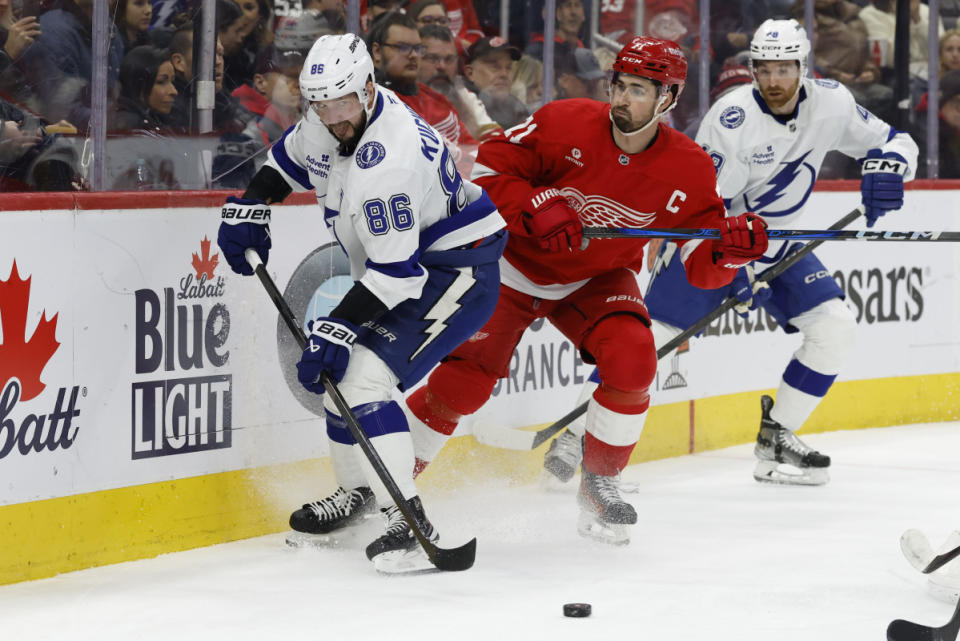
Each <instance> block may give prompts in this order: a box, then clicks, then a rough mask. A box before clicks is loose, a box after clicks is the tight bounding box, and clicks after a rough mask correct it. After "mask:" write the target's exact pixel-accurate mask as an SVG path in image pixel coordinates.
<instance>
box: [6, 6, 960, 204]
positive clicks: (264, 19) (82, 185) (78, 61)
mask: <svg viewBox="0 0 960 641" xmlns="http://www.w3.org/2000/svg"><path fill="white" fill-rule="evenodd" d="M591 2H600V0H557V2H556V12H555V24H554V25H553V26H554V29H553V32H554V42H555V46H554V55H553V74H552V76H553V78H554V82H553V86H551V87H544V86H543V82H542V81H543V75H544V74H543V70H544V69H543V53H544V35H543V34H544V24H543V21H544V19H545V13H546V12H545V9H544V3H543V2H534V1H532V0H512V1H511V2H510V3H509V15H508V16H501V15H500V11H501V8H502V3H501V2H500V0H415V1H413V2H411V1H410V0H365V1H362V2H361V15H360V28H361V31H363V34H362V35H363V36H364V37H365V38H366V40H367V43H368V47H369V50H370V52H371V55H372V57H373V59H374V63H375V67H376V73H377V81H378V82H380V83H382V84H383V85H384V86H387V87H389V88H391V89H392V90H394V91H395V92H396V93H397V94H398V95H399V96H400V97H401V99H402V100H404V101H405V102H406V103H407V104H408V105H409V106H410V107H411V108H412V109H414V110H415V111H417V112H418V113H420V114H421V115H422V116H423V117H424V118H425V119H426V120H427V121H428V122H429V123H430V124H432V125H433V126H434V127H435V128H437V130H438V131H439V132H440V133H441V134H443V135H444V136H445V138H446V139H447V141H448V145H449V146H450V148H451V149H452V150H453V152H454V157H455V158H457V162H458V165H459V166H460V167H461V169H462V170H464V171H469V168H470V165H471V164H472V158H473V157H475V154H476V146H477V145H478V144H479V143H480V142H481V141H483V140H485V139H487V138H488V137H490V136H494V135H498V134H500V133H502V132H503V131H504V130H506V129H509V128H510V127H514V126H516V125H518V124H520V123H522V122H523V121H524V120H525V119H526V118H527V117H529V115H530V114H531V113H533V111H535V110H536V109H537V108H538V107H539V106H540V105H542V104H543V103H544V101H546V100H559V99H567V98H593V99H597V100H604V99H605V96H606V91H607V82H608V70H609V67H610V63H611V61H612V59H613V56H614V53H615V51H616V49H617V48H618V47H619V46H620V45H621V44H622V43H625V42H627V41H628V40H629V39H630V38H632V37H633V35H634V34H635V33H637V32H639V33H644V34H649V35H653V36H656V37H662V38H667V39H670V40H673V41H675V42H677V43H678V44H679V45H680V46H681V47H682V48H683V49H684V50H685V52H686V53H687V56H688V60H689V63H690V71H689V78H688V83H687V87H686V89H685V91H684V92H683V94H682V95H681V99H680V102H679V105H678V107H677V109H676V110H674V111H673V112H672V113H671V118H672V122H671V124H672V125H673V126H675V127H676V128H678V129H681V130H683V131H685V132H687V133H688V135H691V136H693V135H695V133H696V128H697V125H698V123H699V117H700V114H699V105H700V97H699V96H698V83H697V82H696V78H697V77H698V74H699V73H700V68H699V66H700V64H701V63H700V59H701V58H700V55H699V54H700V51H701V48H702V47H703V46H707V47H708V50H709V53H710V56H709V59H710V63H709V64H710V67H709V69H707V73H708V74H709V78H710V83H709V86H710V88H711V90H710V96H709V98H710V101H711V102H712V101H713V100H715V99H716V98H717V97H718V96H719V95H721V94H722V93H723V92H724V91H727V90H729V89H731V88H733V87H735V86H737V85H739V84H743V83H749V82H751V80H752V79H751V75H750V71H749V68H748V58H749V56H748V50H749V42H750V39H751V37H752V34H753V32H754V30H755V29H756V28H757V26H758V25H759V24H760V23H761V22H762V21H763V20H764V19H766V18H769V17H777V16H780V17H786V16H790V17H795V18H797V19H798V20H800V21H803V20H804V4H803V1H802V0H729V1H725V2H713V3H711V15H710V16H709V26H710V28H709V38H710V41H709V43H701V42H700V37H699V33H700V32H699V20H700V16H699V15H698V6H699V3H698V2H697V1H696V0H617V1H616V2H613V1H611V2H607V1H603V2H602V3H600V6H599V7H597V8H596V10H597V12H598V13H597V15H598V22H597V30H596V32H595V33H591V29H590V20H589V16H590V14H591V9H593V7H591ZM639 2H643V7H642V8H643V12H642V15H643V22H642V24H640V23H638V21H637V19H636V17H637V15H638V8H639V7H638V3H639ZM909 3H910V7H909V8H910V12H909V16H910V29H909V33H910V53H909V78H910V80H909V95H910V109H909V110H907V111H906V114H907V117H906V118H904V117H903V116H902V112H901V111H899V110H898V105H897V103H896V99H895V97H894V87H895V81H896V76H897V74H896V70H895V68H894V64H895V63H894V61H895V30H896V4H897V2H896V0H814V1H813V9H814V10H813V19H814V24H813V25H812V28H813V32H814V39H813V44H814V47H813V66H812V72H813V73H814V75H816V76H817V77H820V78H827V79H833V80H836V81H837V82H840V83H842V84H843V85H845V86H846V87H847V88H849V89H850V91H851V92H852V93H853V94H854V96H856V98H857V101H858V102H859V103H860V104H861V105H863V106H864V107H865V108H867V109H869V110H870V111H872V112H873V113H875V114H877V115H878V116H880V117H883V118H885V119H887V120H888V121H890V122H893V123H896V124H897V125H898V126H899V127H900V128H905V127H906V128H909V130H910V131H911V133H913V134H914V136H915V138H916V139H917V140H918V142H919V143H920V144H921V147H924V148H925V147H926V144H927V141H926V138H927V136H926V129H925V127H926V112H927V106H928V104H929V96H928V95H927V88H928V84H929V81H930V78H929V77H928V48H929V41H928V38H929V34H930V20H931V15H930V11H929V9H928V6H927V5H926V4H925V3H924V2H922V1H921V0H909ZM93 6H94V0H0V189H2V190H4V191H10V190H64V189H86V188H88V185H87V181H86V176H85V175H84V172H83V171H82V170H81V168H82V167H85V166H86V165H87V164H88V163H89V158H81V156H82V155H83V153H81V150H82V149H83V147H84V145H82V142H83V141H84V140H85V139H86V138H87V137H88V136H89V133H90V131H91V130H90V127H91V102H92V100H91V84H92V65H93V55H92V47H93V36H92V34H93V28H92V20H93ZM109 12H110V17H111V20H110V25H109V31H110V38H109V42H108V46H107V69H106V77H107V91H108V102H109V109H108V112H107V114H106V129H107V132H108V134H109V140H114V139H117V138H122V139H131V138H144V139H148V140H152V141H154V142H155V143H157V144H155V145H154V147H153V148H154V149H155V150H157V153H156V154H154V156H151V155H150V154H149V153H147V152H146V151H140V150H145V149H150V146H149V145H139V146H137V145H134V146H132V147H129V149H131V150H132V151H130V152H129V157H124V156H123V154H120V156H119V160H117V159H116V158H113V157H114V154H113V153H112V152H111V154H110V155H111V158H112V159H113V160H116V161H117V162H120V163H121V164H120V170H117V171H116V172H115V173H117V174H118V176H119V177H118V178H117V180H113V181H112V182H111V187H113V188H130V189H145V188H147V189H148V188H175V187H177V186H180V185H182V182H183V181H182V180H180V181H178V179H177V177H176V173H177V171H176V170H177V167H178V166H179V165H178V163H181V162H182V163H183V164H185V165H190V163H191V162H192V161H187V160H185V159H186V158H187V156H189V155H190V153H193V152H192V151H191V150H196V149H198V148H199V147H189V145H187V144H186V142H184V141H200V142H198V145H199V146H200V147H203V145H206V147H205V148H206V149H209V150H211V151H212V152H213V154H212V156H213V162H212V167H209V168H208V169H207V170H206V171H208V172H209V173H208V175H205V176H203V184H202V185H189V186H208V187H237V186H242V185H244V184H246V182H247V180H249V177H250V176H251V175H252V174H253V173H254V172H255V171H256V169H257V168H258V167H259V165H260V163H262V162H263V160H264V156H265V151H266V149H267V148H268V147H269V146H270V145H271V144H272V143H273V142H274V141H276V140H277V139H278V138H279V137H280V136H281V135H282V134H283V132H284V131H285V130H286V129H287V128H288V127H290V126H291V125H292V124H293V123H295V122H296V121H297V119H298V118H299V117H300V115H301V113H302V112H301V110H302V104H301V99H300V93H299V86H298V82H297V78H298V74H299V72H300V68H301V66H302V64H303V60H304V56H305V55H306V52H307V51H308V50H309V48H310V46H311V45H312V43H313V42H314V41H315V40H316V38H317V37H319V36H320V35H323V34H329V33H344V32H345V31H346V28H347V27H346V21H347V6H346V0H216V18H215V23H216V52H215V56H214V69H213V75H214V81H215V82H214V84H215V96H214V97H215V101H214V108H213V113H212V121H213V131H212V132H206V133H204V134H200V133H199V132H200V122H201V118H200V115H199V114H200V112H199V111H198V109H197V97H198V96H197V87H198V83H197V79H198V78H199V77H200V72H199V69H198V62H199V59H200V58H201V56H199V54H198V52H199V51H200V48H199V44H200V43H199V42H198V40H199V38H198V37H197V36H198V34H200V33H201V31H200V21H201V17H200V13H201V3H200V2H199V0H111V2H110V7H109ZM958 16H960V0H942V1H941V11H940V15H939V16H938V17H935V19H936V20H937V25H936V29H937V33H938V34H939V52H940V68H939V80H940V82H939V86H940V93H939V102H940V110H939V116H940V117H939V122H940V129H939V134H938V135H939V140H938V142H939V150H940V162H939V175H940V176H941V177H949V178H958V177H960V81H958V79H960V29H958V28H957V17H958ZM503 18H506V23H507V24H508V25H509V30H508V32H507V33H501V31H500V29H501V24H502V19H503ZM109 140H108V143H109ZM158 141H165V144H159V142H158ZM177 141H181V146H180V147H178V146H177ZM167 143H168V144H167ZM171 150H172V151H171ZM208 155H209V154H208ZM114 164H116V163H114ZM161 165H162V167H161ZM190 166H193V165H190ZM855 170H856V167H855V166H853V167H851V166H850V164H849V163H847V164H844V163H843V162H842V161H838V163H836V164H831V163H827V165H826V166H825V168H824V174H823V175H825V176H828V177H848V176H851V175H852V173H853V172H854V171H855ZM191 171H192V170H191ZM193 173H194V175H195V174H196V173H197V172H193ZM161 175H162V176H164V179H163V180H161V179H160V178H159V177H160V176H161ZM921 175H923V168H922V170H921ZM144 176H146V178H144Z"/></svg>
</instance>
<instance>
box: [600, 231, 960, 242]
mask: <svg viewBox="0 0 960 641" xmlns="http://www.w3.org/2000/svg"><path fill="white" fill-rule="evenodd" d="M583 236H584V238H643V239H648V238H665V239H667V240H710V239H718V238H720V230H719V229H628V228H625V227H584V228H583ZM767 238H769V239H770V240H819V241H824V240H890V241H905V240H910V241H921V242H933V241H941V242H953V243H955V242H960V231H871V230H869V229H861V230H852V229H851V230H842V229H833V228H832V227H831V228H830V229H819V230H815V229H768V230H767Z"/></svg>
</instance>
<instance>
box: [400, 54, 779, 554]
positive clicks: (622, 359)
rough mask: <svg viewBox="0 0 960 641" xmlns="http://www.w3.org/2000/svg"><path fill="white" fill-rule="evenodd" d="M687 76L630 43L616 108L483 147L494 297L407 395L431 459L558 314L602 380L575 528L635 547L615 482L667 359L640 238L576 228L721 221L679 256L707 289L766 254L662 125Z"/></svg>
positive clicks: (617, 82) (596, 109) (676, 58)
mask: <svg viewBox="0 0 960 641" xmlns="http://www.w3.org/2000/svg"><path fill="white" fill-rule="evenodd" d="M686 67H687V65H686V60H685V59H684V57H683V54H682V52H681V51H680V49H679V48H678V47H677V46H676V45H675V44H674V43H672V42H668V41H664V40H657V39H653V38H636V39H634V40H633V41H632V42H630V44H628V45H627V46H625V47H624V48H623V50H621V51H620V53H619V54H618V56H617V59H616V61H615V62H614V65H613V69H614V74H613V79H612V84H611V88H610V102H609V104H608V103H601V102H596V101H592V100H562V101H558V102H553V103H550V104H548V105H546V106H544V107H543V108H542V109H540V110H539V111H537V112H536V113H535V114H534V115H533V116H532V117H531V118H530V119H528V120H527V121H525V122H523V123H522V124H520V125H518V126H516V127H514V128H512V129H510V130H508V131H507V132H506V136H505V137H504V138H500V139H494V140H491V141H489V142H485V143H484V144H482V145H481V147H480V152H479V156H478V158H477V164H476V165H475V168H474V173H473V180H474V181H476V182H477V184H479V185H482V186H483V187H484V188H485V189H486V190H487V191H488V193H489V194H490V196H491V198H492V199H493V200H494V202H495V203H496V205H497V207H498V209H499V210H500V212H501V214H502V215H503V216H504V218H505V219H506V220H507V223H508V229H509V230H510V240H509V241H508V244H507V249H506V251H505V253H504V260H502V261H501V288H500V299H499V302H498V304H497V308H496V311H495V312H494V314H493V316H492V317H491V319H490V320H489V321H488V322H487V324H486V325H485V326H484V327H483V328H482V329H481V330H480V331H479V332H477V333H476V334H475V335H474V336H473V337H471V338H470V339H469V340H468V341H467V342H465V343H463V344H462V345H461V346H460V347H458V348H457V349H456V350H455V351H454V352H453V353H452V354H451V355H450V356H449V357H448V358H447V359H446V360H445V362H444V363H442V364H441V365H440V366H439V367H438V368H437V369H436V370H434V372H433V374H432V375H431V376H430V379H429V382H428V384H427V385H426V386H424V387H421V388H419V389H417V390H416V391H415V392H414V393H413V394H412V395H411V396H410V397H409V398H408V399H407V410H406V411H407V412H408V420H409V421H410V423H411V431H412V434H413V438H414V447H415V450H416V454H417V457H418V459H419V463H418V464H420V465H424V464H426V462H429V461H430V460H431V459H433V457H434V456H435V455H436V454H437V452H439V450H440V449H441V447H442V446H443V444H444V442H445V441H446V439H447V437H448V436H449V435H450V434H451V433H452V432H453V431H454V429H455V428H456V426H457V422H458V421H459V419H460V418H461V417H462V416H464V415H468V414H472V413H473V412H475V411H477V410H478V409H479V408H480V407H481V406H482V405H483V404H484V403H485V402H486V401H487V399H488V398H489V397H490V395H491V393H492V390H493V387H494V384H495V383H496V382H497V380H498V379H499V378H501V377H504V376H506V375H507V373H508V365H509V361H510V357H511V355H512V354H513V351H514V348H515V346H516V345H517V343H518V341H519V340H520V337H521V335H522V334H523V332H524V331H525V330H526V328H527V327H528V326H529V325H530V324H531V323H532V322H533V321H534V320H536V319H538V318H544V317H545V318H548V319H549V320H550V321H551V322H552V323H553V324H554V325H555V326H556V327H557V328H558V329H559V330H560V331H561V332H562V333H563V334H564V335H565V336H566V337H567V338H568V339H570V341H571V342H572V343H573V344H574V345H575V346H576V347H577V348H578V349H579V350H580V353H581V355H582V356H583V359H584V360H585V361H586V362H589V363H596V364H597V366H598V368H599V370H600V376H601V378H602V380H603V384H602V385H600V387H599V388H598V389H597V390H596V392H595V393H594V395H593V398H592V399H591V401H590V405H589V409H588V411H587V432H586V437H585V448H584V459H583V476H582V480H581V485H580V492H579V502H580V505H581V516H580V521H579V524H578V529H579V531H580V533H581V534H583V535H584V536H588V537H592V538H597V539H599V540H602V541H605V542H611V543H620V544H623V543H627V542H628V541H629V535H628V532H627V526H628V525H630V524H634V523H636V520H637V514H636V511H635V510H634V508H633V507H632V506H631V505H630V504H629V503H626V502H625V501H624V500H623V499H622V498H621V497H620V495H619V493H618V490H617V482H616V480H617V477H618V475H619V473H620V471H621V470H622V469H623V468H624V467H625V466H626V464H627V461H628V459H629V457H630V453H631V451H632V450H633V448H634V446H635V445H636V443H637V440H638V438H639V436H640V432H641V430H642V428H643V423H644V417H645V414H646V411H647V407H648V405H649V395H648V392H647V390H648V387H649V385H650V383H651V382H652V380H653V378H654V374H655V371H656V362H657V357H656V353H655V349H654V344H653V336H652V334H651V332H650V329H649V326H650V321H649V316H648V314H647V310H646V308H645V307H644V304H643V299H642V297H641V294H640V291H639V288H638V285H637V281H636V278H635V276H634V271H639V269H640V267H641V264H642V261H643V246H644V244H645V242H644V241H642V240H636V239H617V240H594V241H593V242H591V243H590V244H589V245H588V246H587V247H585V248H583V247H582V246H581V242H582V227H583V226H584V225H587V226H608V227H703V228H720V230H721V232H722V234H721V235H722V239H721V240H715V241H699V240H694V241H689V242H687V243H686V244H684V245H683V246H682V248H681V250H680V251H681V252H683V257H684V264H685V265H686V269H687V274H688V278H689V280H690V282H691V283H692V284H694V285H696V286H698V287H703V288H716V287H720V286H723V285H726V284H727V283H729V282H731V280H732V279H733V277H734V274H735V273H736V270H737V269H738V268H740V267H741V266H742V265H744V264H746V263H748V262H750V261H751V260H753V259H755V258H757V257H759V256H761V255H763V252H764V251H765V250H766V248H767V236H766V229H765V225H764V224H763V223H762V221H761V220H760V219H758V218H757V217H755V216H753V214H750V213H745V214H742V215H740V216H738V217H735V218H725V209H724V206H723V203H722V201H721V200H720V197H719V196H718V195H717V191H716V174H715V172H714V168H713V164H712V161H711V159H710V158H709V157H708V156H707V154H706V153H704V152H703V150H701V149H700V147H698V146H697V145H696V144H695V143H694V142H693V141H691V140H690V139H689V138H687V137H686V136H684V135H682V134H680V133H678V132H676V131H674V130H673V129H671V128H670V127H668V126H666V125H665V124H663V123H661V122H660V119H661V117H662V116H663V115H664V114H665V113H667V112H668V111H669V110H670V109H671V108H672V107H673V106H674V105H675V104H676V100H677V97H678V95H679V94H680V91H681V90H682V89H683V84H684V81H685V78H686ZM631 270H634V271H631Z"/></svg>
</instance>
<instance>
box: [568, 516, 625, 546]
mask: <svg viewBox="0 0 960 641" xmlns="http://www.w3.org/2000/svg"><path fill="white" fill-rule="evenodd" d="M577 532H578V533H579V534H580V536H582V537H584V538H587V539H592V540H594V541H597V542H599V543H605V544H606V545H627V544H628V543H630V529H629V526H627V525H623V524H620V523H604V522H603V521H601V520H600V519H598V518H597V516H596V515H595V514H593V513H592V512H586V511H581V512H580V517H579V519H578V520H577Z"/></svg>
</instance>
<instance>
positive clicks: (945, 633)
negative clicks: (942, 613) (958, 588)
mask: <svg viewBox="0 0 960 641" xmlns="http://www.w3.org/2000/svg"><path fill="white" fill-rule="evenodd" d="M958 631H960V601H958V602H957V608H956V610H954V611H953V617H952V618H951V619H950V621H948V622H947V624H946V625H942V626H940V627H939V628H930V627H927V626H925V625H920V624H919V623H913V622H911V621H904V620H903V619H897V620H896V621H891V622H890V625H888V626H887V641H956V639H957V632H958Z"/></svg>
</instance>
